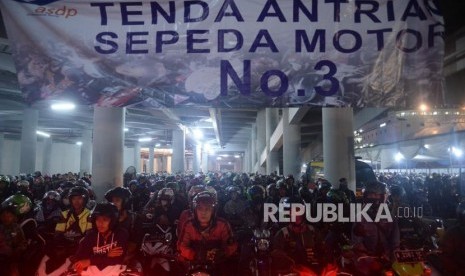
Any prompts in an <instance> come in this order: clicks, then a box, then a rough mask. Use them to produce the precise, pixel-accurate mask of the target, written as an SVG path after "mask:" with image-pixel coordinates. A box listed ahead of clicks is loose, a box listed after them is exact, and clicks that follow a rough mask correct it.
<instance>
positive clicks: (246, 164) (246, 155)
mask: <svg viewBox="0 0 465 276" xmlns="http://www.w3.org/2000/svg"><path fill="white" fill-rule="evenodd" d="M242 163H243V165H242V167H243V171H244V172H248V171H249V146H248V145H247V148H246V149H245V152H244V158H243V159H242Z"/></svg>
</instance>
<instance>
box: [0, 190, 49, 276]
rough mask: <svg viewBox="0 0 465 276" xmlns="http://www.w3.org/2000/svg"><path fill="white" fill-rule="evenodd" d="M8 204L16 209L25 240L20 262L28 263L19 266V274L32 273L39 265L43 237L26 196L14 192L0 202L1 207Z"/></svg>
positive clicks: (43, 242) (31, 205)
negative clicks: (25, 248)
mask: <svg viewBox="0 0 465 276" xmlns="http://www.w3.org/2000/svg"><path fill="white" fill-rule="evenodd" d="M8 206H11V207H13V208H15V209H16V216H17V219H18V224H19V226H20V227H21V230H22V231H23V233H24V236H25V238H26V241H27V250H25V251H24V252H23V254H22V255H21V256H20V258H21V261H22V262H24V261H27V262H28V265H27V266H20V267H19V271H20V274H21V275H32V274H34V272H35V270H36V269H37V266H38V265H39V262H40V259H41V258H42V255H43V250H44V246H45V241H44V239H43V238H42V237H41V236H40V235H39V233H38V231H37V222H36V221H35V220H34V215H33V204H32V202H31V200H30V199H29V198H28V197H27V196H25V195H23V194H20V193H16V194H14V195H12V196H10V197H9V198H7V199H6V200H5V201H4V202H3V203H2V207H8Z"/></svg>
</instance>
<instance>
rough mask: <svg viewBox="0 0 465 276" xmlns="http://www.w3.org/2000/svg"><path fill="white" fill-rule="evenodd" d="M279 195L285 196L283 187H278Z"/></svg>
mask: <svg viewBox="0 0 465 276" xmlns="http://www.w3.org/2000/svg"><path fill="white" fill-rule="evenodd" d="M279 196H280V197H283V196H286V189H283V188H281V189H279Z"/></svg>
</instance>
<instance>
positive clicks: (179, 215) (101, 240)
mask: <svg viewBox="0 0 465 276" xmlns="http://www.w3.org/2000/svg"><path fill="white" fill-rule="evenodd" d="M124 179H125V180H124V187H114V188H112V189H110V190H108V191H107V192H106V194H105V198H104V199H99V198H96V196H95V194H94V193H93V191H92V178H91V176H90V175H87V174H85V175H83V176H79V175H77V174H73V173H67V174H59V175H53V176H47V175H42V174H41V173H40V172H35V173H34V174H31V175H24V174H22V175H19V176H5V175H2V176H0V200H1V202H2V207H1V209H0V221H1V224H0V262H1V263H3V264H8V265H2V266H0V275H28V276H29V275H36V273H37V274H38V275H51V274H50V273H51V272H52V271H56V270H59V269H60V268H63V267H65V268H66V269H68V268H71V269H73V271H75V272H76V273H80V272H82V271H85V270H88V269H93V268H94V267H96V268H98V269H100V270H101V269H104V268H105V267H109V266H113V265H122V264H124V265H125V266H127V267H128V268H130V269H132V270H133V271H135V272H141V271H144V273H145V274H144V275H186V274H188V273H189V272H190V271H192V269H194V266H195V265H204V266H203V268H204V269H205V268H206V267H207V266H208V269H210V273H212V274H213V275H252V274H254V275H261V274H260V273H258V272H257V271H256V270H257V269H259V268H258V265H257V262H256V258H257V254H258V253H257V244H255V245H254V244H253V243H252V242H251V241H252V240H253V238H254V235H255V237H257V235H258V236H259V237H262V238H263V237H265V239H261V240H262V241H261V243H260V244H259V245H258V247H264V248H265V249H266V250H265V251H263V252H268V253H269V256H267V258H268V257H269V258H270V259H271V260H272V261H270V262H269V263H267V265H269V268H268V270H269V271H271V272H272V273H273V272H275V271H283V272H286V271H289V270H292V269H294V271H299V272H300V273H301V274H302V275H305V273H306V272H305V271H314V272H316V273H317V275H318V273H320V274H321V273H324V272H323V271H324V270H325V269H327V268H328V267H331V266H332V265H335V266H340V262H341V260H348V261H349V262H348V266H347V267H348V268H349V269H350V270H352V273H353V274H355V275H379V274H377V273H380V272H381V271H383V270H386V268H387V266H386V264H390V263H392V262H393V260H394V258H395V256H394V251H395V250H397V249H399V248H401V247H403V246H405V245H404V244H403V243H402V241H403V240H406V239H407V238H406V237H407V236H408V237H411V234H412V233H411V232H412V231H410V232H409V231H403V230H404V229H405V228H408V229H410V228H409V227H410V226H411V225H416V226H418V225H422V223H423V222H421V221H419V219H420V218H414V219H418V221H416V222H415V221H414V222H413V224H408V222H405V221H402V219H401V218H398V219H397V218H396V219H394V221H381V222H376V223H373V222H368V221H361V222H357V223H347V222H344V223H339V222H335V223H322V222H320V223H308V221H306V220H305V216H302V215H300V216H297V218H296V220H295V221H294V222H290V223H282V222H278V223H271V222H265V221H264V203H274V204H279V203H307V204H310V205H315V204H317V203H341V204H345V205H348V204H350V203H355V202H362V203H371V204H372V208H370V210H369V211H368V214H369V215H370V216H374V215H375V213H374V212H375V211H374V210H376V209H375V207H377V206H379V205H380V204H381V203H385V202H387V203H388V204H389V207H390V208H391V210H394V209H396V208H398V207H399V206H403V207H415V206H421V207H423V209H424V213H423V214H422V215H424V216H428V217H439V218H443V219H447V218H456V219H457V222H456V224H455V225H451V226H450V227H448V229H446V230H447V231H446V234H444V236H443V237H442V239H441V240H440V242H439V245H440V249H442V250H443V252H442V253H441V255H440V256H439V257H438V258H437V259H436V261H437V263H438V264H439V266H441V269H442V270H443V271H445V272H446V273H447V274H445V275H463V273H465V267H464V263H465V262H463V260H461V259H460V258H463V256H465V252H464V250H465V238H464V237H465V205H464V204H463V203H460V196H459V194H460V181H459V179H458V178H457V177H453V176H452V177H451V176H448V175H439V174H432V175H419V174H415V175H413V174H411V175H401V174H390V173H385V174H380V175H379V176H378V181H372V182H369V183H365V185H364V187H363V188H364V190H363V194H362V196H361V197H356V194H355V193H354V191H352V190H350V189H349V188H348V183H347V180H346V179H345V178H344V177H342V178H341V179H340V180H339V183H337V185H332V184H331V183H329V182H328V181H327V180H325V179H324V178H318V179H312V178H310V177H308V176H307V175H303V176H302V177H301V178H300V179H295V178H294V177H293V176H292V175H288V176H279V175H276V174H271V175H260V174H247V173H231V172H228V173H219V172H216V173H213V172H209V173H206V174H203V173H197V174H193V173H185V174H181V173H179V174H167V173H159V174H152V175H148V174H138V175H136V174H125V175H124ZM335 184H336V183H335ZM97 202H98V203H97ZM409 221H410V222H411V220H409ZM405 225H408V226H405ZM431 225H433V224H429V225H426V227H431ZM434 225H436V224H434ZM416 226H415V227H413V228H414V232H415V233H414V234H415V235H416V236H417V237H418V236H422V235H423V236H422V237H421V238H425V237H424V235H432V234H433V232H431V231H430V232H428V231H426V230H425V227H423V226H424V225H422V226H421V227H416ZM436 226H438V227H439V225H436ZM257 233H259V234H257ZM421 241H422V242H423V244H422V246H426V243H427V241H426V239H423V240H421ZM266 242H269V243H266ZM364 256H376V259H375V260H373V259H372V258H365V257H364ZM460 256H462V257H460ZM380 260H381V261H380ZM253 262H255V264H254V263H253ZM64 264H66V265H65V266H64ZM38 271H39V272H40V273H39V272H38ZM299 272H298V273H299ZM41 273H42V274H41ZM272 273H271V275H273V274H272ZM309 273H310V272H309ZM461 273H462V274H461ZM128 275H130V274H128ZM307 275H312V274H307Z"/></svg>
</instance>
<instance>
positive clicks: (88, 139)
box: [79, 129, 92, 175]
mask: <svg viewBox="0 0 465 276" xmlns="http://www.w3.org/2000/svg"><path fill="white" fill-rule="evenodd" d="M91 170H92V129H84V131H83V132H82V145H81V162H80V169H79V171H80V173H81V175H82V174H83V173H85V172H86V173H92V171H91Z"/></svg>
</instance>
